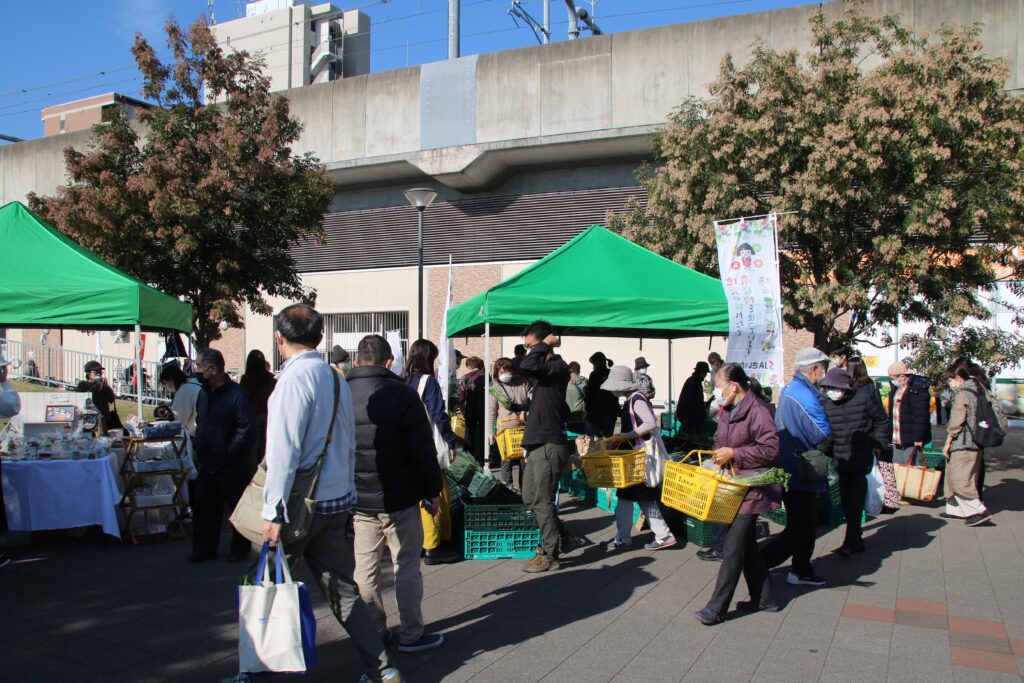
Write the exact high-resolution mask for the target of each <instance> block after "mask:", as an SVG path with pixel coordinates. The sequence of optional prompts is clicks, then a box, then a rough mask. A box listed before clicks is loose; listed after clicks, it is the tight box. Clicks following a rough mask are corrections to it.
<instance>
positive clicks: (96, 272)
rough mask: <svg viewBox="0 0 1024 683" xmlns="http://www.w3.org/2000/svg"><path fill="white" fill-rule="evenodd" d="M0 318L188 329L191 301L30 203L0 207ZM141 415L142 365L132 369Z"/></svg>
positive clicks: (26, 323) (15, 322)
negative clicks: (122, 264)
mask: <svg viewBox="0 0 1024 683" xmlns="http://www.w3.org/2000/svg"><path fill="white" fill-rule="evenodd" d="M0 244H2V245H3V249H4V256H5V258H4V265H3V268H0V326H3V327H70V328H77V329H92V330H111V329H130V328H134V329H135V332H136V335H135V362H136V367H137V368H140V367H142V363H141V358H139V356H140V344H139V333H141V332H142V331H154V332H156V331H169V330H177V331H180V332H190V331H191V330H192V307H191V306H189V305H188V304H186V303H184V302H182V301H179V300H178V299H175V298H174V297H171V296H168V295H166V294H163V293H161V292H159V291H157V290H156V289H153V288H152V287H150V286H148V285H146V284H143V283H142V282H139V281H138V280H136V279H134V278H132V277H131V276H129V275H127V274H125V273H123V272H122V271H120V270H118V269H117V268H115V267H114V266H112V265H110V264H109V263H107V262H105V261H103V260H102V259H100V258H99V257H97V256H96V255H95V254H93V253H91V252H89V251H88V250H86V249H84V248H82V247H81V246H79V245H78V244H76V243H75V242H74V241H73V240H71V239H70V238H68V237H67V236H66V235H64V234H63V233H61V232H60V231H59V230H57V229H56V228H54V227H53V226H52V225H50V224H48V223H46V222H45V221H43V220H42V219H40V218H39V217H38V216H36V215H35V214H33V213H32V212H31V211H29V210H28V209H27V208H25V206H24V205H23V204H21V203H20V202H11V203H9V204H6V205H4V206H3V207H0ZM135 376H136V381H137V383H138V384H137V386H136V390H137V391H138V395H139V415H140V417H141V415H142V391H141V386H140V385H141V377H142V373H141V372H136V373H135Z"/></svg>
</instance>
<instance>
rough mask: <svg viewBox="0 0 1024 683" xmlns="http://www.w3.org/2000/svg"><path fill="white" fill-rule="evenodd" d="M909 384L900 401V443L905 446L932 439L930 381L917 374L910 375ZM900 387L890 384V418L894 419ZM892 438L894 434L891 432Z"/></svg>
mask: <svg viewBox="0 0 1024 683" xmlns="http://www.w3.org/2000/svg"><path fill="white" fill-rule="evenodd" d="M908 379H909V384H908V386H907V391H906V393H904V394H903V399H902V400H901V401H900V443H899V444H897V445H899V446H902V447H904V448H907V447H910V446H913V445H914V444H915V443H923V444H924V443H928V442H929V441H931V440H932V421H931V419H932V416H931V401H932V396H931V393H930V392H929V391H928V387H929V386H930V384H931V383H930V382H929V381H928V380H927V379H926V378H924V377H919V376H917V375H909V377H908ZM897 391H899V387H897V386H896V385H894V384H891V385H889V419H890V420H892V416H893V410H894V408H895V405H896V392H897ZM890 438H894V435H893V434H892V433H890Z"/></svg>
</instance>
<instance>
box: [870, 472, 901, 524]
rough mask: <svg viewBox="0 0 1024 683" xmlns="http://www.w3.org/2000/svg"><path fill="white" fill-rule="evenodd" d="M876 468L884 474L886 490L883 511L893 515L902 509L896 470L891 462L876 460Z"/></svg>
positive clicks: (883, 479) (883, 480)
mask: <svg viewBox="0 0 1024 683" xmlns="http://www.w3.org/2000/svg"><path fill="white" fill-rule="evenodd" d="M875 469H877V470H878V473H879V474H881V475H882V482H883V483H884V484H885V492H884V494H883V498H882V512H884V513H885V514H888V515H891V514H892V513H894V512H896V511H897V510H899V509H900V490H899V489H898V488H897V487H896V471H895V470H894V469H893V468H892V463H891V462H885V461H883V460H876V461H875Z"/></svg>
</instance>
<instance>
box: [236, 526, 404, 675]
mask: <svg viewBox="0 0 1024 683" xmlns="http://www.w3.org/2000/svg"><path fill="white" fill-rule="evenodd" d="M348 518H349V514H348V513H347V512H339V513H336V514H333V515H313V526H312V527H311V528H310V531H309V534H308V535H307V536H306V537H305V538H303V539H302V540H300V541H297V542H295V543H293V544H292V545H290V546H287V547H285V553H286V554H287V557H288V566H289V567H291V568H294V567H295V563H296V562H298V560H299V558H300V557H302V558H305V560H306V564H307V565H309V570H310V571H311V572H312V573H313V579H314V580H315V581H316V582H317V584H318V585H319V586H320V590H321V591H322V592H323V594H324V597H325V598H327V604H328V605H330V607H331V612H333V613H334V616H335V618H336V619H337V620H338V623H340V624H341V625H342V626H343V627H344V628H345V631H347V632H348V635H349V638H351V639H352V642H353V643H354V644H355V646H356V649H358V650H359V657H360V659H362V661H363V665H364V666H366V668H367V669H369V672H370V676H371V678H372V679H373V680H380V677H381V673H382V672H383V671H384V670H385V669H388V668H390V667H392V666H394V665H393V664H392V662H391V659H390V657H389V656H388V652H387V650H386V649H385V647H384V643H383V641H381V639H380V633H378V632H377V629H376V628H375V627H374V625H373V622H372V621H371V620H370V611H369V609H367V607H366V604H365V603H364V602H363V601H362V600H361V599H360V598H359V587H358V586H356V582H355V580H354V579H353V578H352V576H353V572H354V571H355V551H354V549H353V545H352V543H353V541H352V539H351V538H349V537H348V535H347V534H346V526H347V524H348ZM255 550H256V556H255V557H254V558H253V562H252V564H251V565H250V567H249V578H250V579H252V580H253V582H255V581H256V577H255V573H256V563H257V561H258V559H259V548H255ZM275 561H276V558H275V557H274V551H273V549H271V552H270V554H269V558H268V559H267V562H268V563H270V566H271V567H273V566H274V562H275ZM271 572H273V569H271Z"/></svg>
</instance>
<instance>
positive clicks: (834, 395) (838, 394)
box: [825, 389, 846, 401]
mask: <svg viewBox="0 0 1024 683" xmlns="http://www.w3.org/2000/svg"><path fill="white" fill-rule="evenodd" d="M844 393H846V392H844V391H843V390H842V389H828V390H827V391H825V395H826V396H828V397H829V398H830V399H832V400H833V401H838V400H839V399H841V398H842V397H843V394H844Z"/></svg>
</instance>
